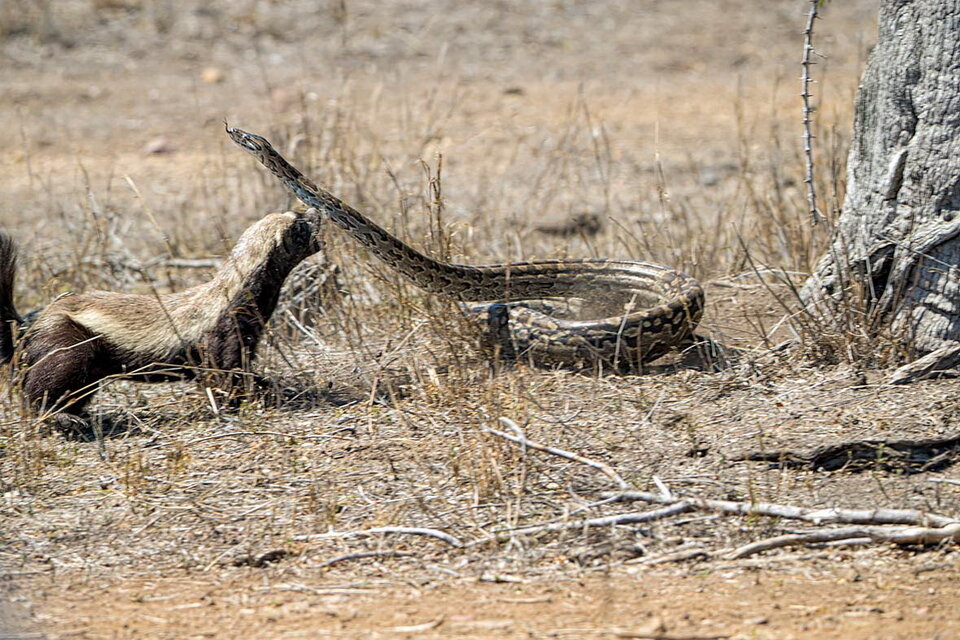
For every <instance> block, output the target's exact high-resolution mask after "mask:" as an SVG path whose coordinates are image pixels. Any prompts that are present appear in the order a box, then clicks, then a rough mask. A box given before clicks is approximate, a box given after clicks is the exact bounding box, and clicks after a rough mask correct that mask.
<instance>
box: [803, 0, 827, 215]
mask: <svg viewBox="0 0 960 640" xmlns="http://www.w3.org/2000/svg"><path fill="white" fill-rule="evenodd" d="M821 1H822V0H810V13H809V14H808V15H807V27H806V29H804V31H803V60H802V61H801V63H800V65H801V68H802V69H803V71H802V73H801V76H800V82H801V84H802V86H803V91H802V92H801V93H800V97H801V98H803V154H804V157H805V159H806V165H807V167H806V169H807V175H806V177H805V178H804V180H803V181H804V182H805V183H806V184H807V205H808V207H809V208H810V222H811V223H812V224H814V225H816V224H818V223H819V222H820V221H821V220H822V219H823V214H821V213H820V210H819V209H818V208H817V187H816V184H815V183H814V181H813V137H814V136H813V133H812V132H811V126H810V125H811V118H810V114H811V113H812V112H813V110H812V109H811V107H810V98H811V97H812V96H811V94H810V83H811V82H813V79H812V78H811V77H810V67H811V65H813V64H814V63H813V62H811V61H810V56H811V55H812V54H813V22H814V20H816V19H817V12H818V11H819V8H820V2H821Z"/></svg>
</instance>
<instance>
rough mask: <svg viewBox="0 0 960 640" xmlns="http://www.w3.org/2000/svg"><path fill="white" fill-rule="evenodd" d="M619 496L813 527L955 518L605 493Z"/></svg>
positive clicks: (938, 522) (941, 522) (940, 523)
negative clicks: (802, 523)
mask: <svg viewBox="0 0 960 640" xmlns="http://www.w3.org/2000/svg"><path fill="white" fill-rule="evenodd" d="M604 495H605V496H609V497H611V498H613V497H619V499H620V500H622V501H625V502H631V501H640V502H653V503H656V504H674V503H678V502H684V503H687V504H688V505H690V507H691V509H690V510H694V509H695V510H698V511H719V512H721V513H729V514H736V515H744V516H749V515H757V516H769V517H773V518H786V519H788V520H803V521H805V522H812V523H814V524H824V523H846V524H870V525H885V524H899V525H915V526H933V527H945V526H947V525H951V524H955V523H957V519H956V518H948V517H947V516H941V515H938V514H935V513H928V512H926V511H918V510H916V509H837V508H828V509H809V508H806V507H797V506H793V505H785V504H773V503H766V502H736V501H733V500H710V499H706V498H676V497H674V498H666V497H664V496H662V495H660V494H658V493H650V492H647V491H625V492H623V493H621V494H619V495H618V494H613V493H611V494H604Z"/></svg>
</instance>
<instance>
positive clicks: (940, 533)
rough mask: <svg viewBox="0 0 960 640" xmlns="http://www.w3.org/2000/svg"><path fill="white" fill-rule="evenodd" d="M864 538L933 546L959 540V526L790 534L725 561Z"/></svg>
mask: <svg viewBox="0 0 960 640" xmlns="http://www.w3.org/2000/svg"><path fill="white" fill-rule="evenodd" d="M863 538H869V539H870V540H872V541H874V542H889V543H893V544H900V545H904V544H918V545H932V544H939V543H941V542H946V541H954V542H956V541H958V540H960V522H954V523H952V524H948V525H946V526H943V527H938V528H932V527H843V528H840V529H822V530H817V531H811V532H809V533H793V534H788V535H783V536H776V537H774V538H767V539H765V540H758V541H757V542H751V543H750V544H746V545H743V546H742V547H739V548H737V549H735V550H734V551H733V552H731V553H730V554H729V555H728V556H727V558H729V559H731V560H735V559H737V558H745V557H746V556H750V555H753V554H755V553H760V552H761V551H768V550H770V549H780V548H782V547H791V546H795V545H800V544H814V543H818V542H834V541H838V540H852V541H856V542H857V543H860V540H861V539H863Z"/></svg>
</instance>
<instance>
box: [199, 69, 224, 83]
mask: <svg viewBox="0 0 960 640" xmlns="http://www.w3.org/2000/svg"><path fill="white" fill-rule="evenodd" d="M200 80H202V81H203V82H205V83H206V84H219V83H220V82H223V70H221V69H219V68H218V67H207V68H206V69H204V70H203V71H201V72H200Z"/></svg>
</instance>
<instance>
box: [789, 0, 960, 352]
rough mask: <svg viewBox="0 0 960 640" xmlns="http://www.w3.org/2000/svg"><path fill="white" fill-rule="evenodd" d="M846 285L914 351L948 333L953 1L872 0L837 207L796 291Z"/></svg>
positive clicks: (958, 295) (822, 296) (953, 183)
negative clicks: (874, 13) (826, 239)
mask: <svg viewBox="0 0 960 640" xmlns="http://www.w3.org/2000/svg"><path fill="white" fill-rule="evenodd" d="M851 285H854V286H857V287H860V288H861V292H862V294H863V296H864V297H865V299H866V300H867V303H868V308H869V310H870V311H872V312H875V314H874V315H876V316H877V317H881V318H883V319H884V324H885V325H886V326H887V327H890V328H891V329H892V332H893V334H894V335H895V336H897V337H898V338H900V337H902V338H903V345H904V346H905V347H908V348H910V349H912V350H913V351H914V353H915V354H916V353H927V352H930V351H933V350H935V349H937V348H938V347H941V346H943V344H944V343H945V342H946V341H954V340H960V0H881V3H880V15H879V39H878V42H877V45H876V47H875V48H874V49H873V51H872V52H871V53H870V56H869V58H868V60H867V66H866V70H865V71H864V74H863V78H862V79H861V83H860V88H859V91H858V94H857V100H856V111H855V115H854V133H853V142H852V145H851V149H850V155H849V158H848V164H847V193H846V198H845V200H844V204H843V212H842V214H841V216H840V219H839V221H838V224H837V229H836V234H835V236H834V239H833V242H832V245H831V247H830V249H829V250H828V251H827V253H826V255H825V256H824V257H823V258H821V260H820V263H819V264H818V265H817V268H816V270H815V272H814V275H813V276H812V277H811V278H810V279H809V280H808V281H807V283H806V284H805V285H804V289H803V297H804V300H805V302H807V303H808V304H810V303H814V304H815V303H817V302H823V301H827V300H833V301H834V302H835V301H836V300H837V298H838V297H840V296H842V295H845V294H843V293H842V291H844V290H846V291H848V292H849V290H850V287H851Z"/></svg>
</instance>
